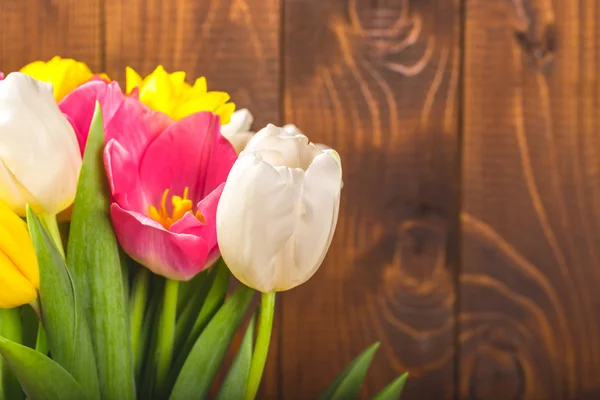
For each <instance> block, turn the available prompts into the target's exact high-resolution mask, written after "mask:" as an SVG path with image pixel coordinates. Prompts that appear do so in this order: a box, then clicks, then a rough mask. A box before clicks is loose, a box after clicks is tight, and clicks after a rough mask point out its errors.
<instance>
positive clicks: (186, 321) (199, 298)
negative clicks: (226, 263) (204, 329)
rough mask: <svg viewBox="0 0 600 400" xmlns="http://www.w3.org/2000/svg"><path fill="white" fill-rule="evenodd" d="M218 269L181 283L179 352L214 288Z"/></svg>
mask: <svg viewBox="0 0 600 400" xmlns="http://www.w3.org/2000/svg"><path fill="white" fill-rule="evenodd" d="M216 272H217V271H216V269H214V268H210V269H208V270H206V271H203V272H201V273H200V274H198V275H197V276H196V277H194V279H192V280H191V281H189V282H181V283H180V285H181V287H180V289H181V292H183V293H180V299H179V304H180V305H178V307H177V309H178V310H181V312H180V314H179V316H178V317H177V330H176V334H175V342H176V343H177V346H176V348H177V350H180V348H181V347H183V344H184V343H185V340H186V339H187V337H188V335H189V334H190V330H191V329H192V328H193V326H194V323H195V322H196V318H197V317H198V315H199V314H200V310H201V309H202V304H204V300H205V299H206V296H208V292H209V290H210V288H211V286H212V283H213V281H214V280H215V276H216Z"/></svg>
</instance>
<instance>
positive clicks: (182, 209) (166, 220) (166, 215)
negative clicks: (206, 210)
mask: <svg viewBox="0 0 600 400" xmlns="http://www.w3.org/2000/svg"><path fill="white" fill-rule="evenodd" d="M188 194H189V188H188V187H186V188H185V189H184V191H183V197H181V196H171V205H172V209H171V212H169V210H168V209H167V198H168V197H169V189H165V191H164V192H163V195H162V200H161V202H160V209H157V208H156V207H154V206H150V208H149V210H148V214H149V216H150V218H152V219H153V220H155V221H158V222H160V224H161V225H162V226H164V227H165V228H166V229H170V228H171V225H173V224H174V223H175V222H177V221H179V220H180V219H181V218H183V216H184V215H185V214H186V213H188V212H189V213H192V214H194V216H195V217H196V218H198V220H199V221H200V222H202V223H203V224H204V223H206V220H205V219H204V215H202V213H201V212H200V211H196V213H194V212H193V210H194V205H193V203H192V201H191V200H190V199H189V198H188Z"/></svg>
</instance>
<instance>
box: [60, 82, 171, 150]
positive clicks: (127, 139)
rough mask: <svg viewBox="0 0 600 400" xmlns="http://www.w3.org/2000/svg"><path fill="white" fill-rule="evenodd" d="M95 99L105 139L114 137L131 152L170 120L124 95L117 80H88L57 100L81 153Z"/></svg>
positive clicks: (139, 147)
mask: <svg viewBox="0 0 600 400" xmlns="http://www.w3.org/2000/svg"><path fill="white" fill-rule="evenodd" d="M96 101H99V102H100V106H101V107H102V114H103V115H102V116H103V118H104V136H105V139H106V143H108V142H109V141H110V140H111V139H117V140H119V142H121V143H122V144H123V145H124V147H126V148H127V150H128V151H129V152H131V153H132V154H133V155H139V154H140V153H142V152H143V151H144V150H145V149H146V146H147V145H148V143H150V142H151V141H152V140H153V139H154V138H155V137H156V135H158V134H159V133H160V132H162V131H164V130H165V129H166V128H167V127H168V126H169V125H171V124H172V123H173V121H172V120H171V119H170V118H169V117H168V116H167V115H165V114H163V113H159V112H155V111H151V110H150V109H149V108H148V107H146V106H145V105H144V104H142V103H141V102H140V101H139V100H137V99H135V98H131V97H126V96H125V95H124V94H123V92H122V91H121V88H120V87H119V84H118V83H117V82H111V83H106V82H105V81H104V80H91V81H89V82H87V83H84V84H83V85H81V86H79V87H78V88H77V89H75V90H74V91H72V92H71V93H69V94H68V95H67V96H66V97H65V98H64V99H63V100H62V101H61V102H60V104H59V107H60V109H61V110H62V112H63V113H64V114H66V115H67V117H68V118H69V120H70V121H71V124H72V125H73V128H74V129H75V132H76V134H77V139H78V142H79V148H80V150H81V153H82V154H83V150H84V148H85V143H86V141H87V136H88V132H89V130H90V124H91V122H92V117H93V115H94V109H95V106H96Z"/></svg>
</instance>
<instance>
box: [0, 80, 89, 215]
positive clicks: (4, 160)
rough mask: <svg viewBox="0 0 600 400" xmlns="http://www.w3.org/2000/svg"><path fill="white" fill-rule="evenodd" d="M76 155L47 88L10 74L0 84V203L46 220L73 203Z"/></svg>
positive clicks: (73, 139)
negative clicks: (29, 209)
mask: <svg viewBox="0 0 600 400" xmlns="http://www.w3.org/2000/svg"><path fill="white" fill-rule="evenodd" d="M80 169H81V155H80V152H79V145H78V144H77V138H76V136H75V132H74V131H73V128H72V126H71V124H70V123H69V121H68V120H67V119H66V117H65V116H64V115H63V114H62V113H61V112H60V110H59V108H58V106H57V104H56V101H55V100H54V96H53V94H52V85H50V84H47V83H44V82H40V81H37V80H35V79H33V78H31V77H29V76H27V75H25V74H22V73H19V72H14V73H11V74H9V75H8V76H7V77H6V78H5V79H4V80H2V81H0V200H3V201H5V202H6V203H7V204H8V205H9V206H10V208H11V209H12V210H13V211H15V212H16V213H17V214H19V215H21V216H24V215H25V205H26V204H30V206H31V207H32V208H33V209H34V210H36V212H38V213H47V214H50V215H54V214H57V213H58V212H60V211H62V210H64V209H65V208H67V207H68V206H69V205H70V204H71V203H72V202H73V200H74V198H75V191H76V189H77V179H78V177H79V170H80Z"/></svg>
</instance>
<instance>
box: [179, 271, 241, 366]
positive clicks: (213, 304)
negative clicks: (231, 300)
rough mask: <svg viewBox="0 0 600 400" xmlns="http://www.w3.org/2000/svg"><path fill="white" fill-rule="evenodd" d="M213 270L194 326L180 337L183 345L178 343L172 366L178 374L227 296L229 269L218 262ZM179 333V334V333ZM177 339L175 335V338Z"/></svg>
mask: <svg viewBox="0 0 600 400" xmlns="http://www.w3.org/2000/svg"><path fill="white" fill-rule="evenodd" d="M212 269H214V270H215V272H213V273H214V274H215V277H214V279H213V282H212V286H211V287H210V290H209V291H208V295H207V296H206V299H205V300H204V302H203V303H202V308H201V309H200V313H198V314H197V316H196V320H195V321H194V326H193V327H192V328H191V330H190V329H188V333H187V337H185V335H181V336H184V337H180V338H179V340H180V341H182V340H184V339H185V341H184V343H183V345H181V343H179V347H180V350H178V351H177V353H176V354H177V357H176V359H175V363H174V365H173V370H174V371H176V372H179V371H180V370H181V368H182V367H183V364H184V363H185V360H186V358H187V356H188V354H189V353H190V351H191V350H192V347H194V343H196V340H197V339H198V337H199V336H200V334H201V333H202V330H203V329H204V327H206V324H207V323H208V321H210V319H211V318H212V317H213V316H214V315H215V313H216V312H217V310H218V309H219V307H221V305H222V304H223V300H224V299H225V296H226V295H227V289H228V286H229V278H230V276H231V273H230V272H229V268H227V265H225V263H224V262H222V261H220V262H218V263H217V264H216V265H215V266H213V267H212V268H211V270H212ZM180 333H181V332H180ZM175 337H176V338H177V334H176V336H175Z"/></svg>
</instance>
